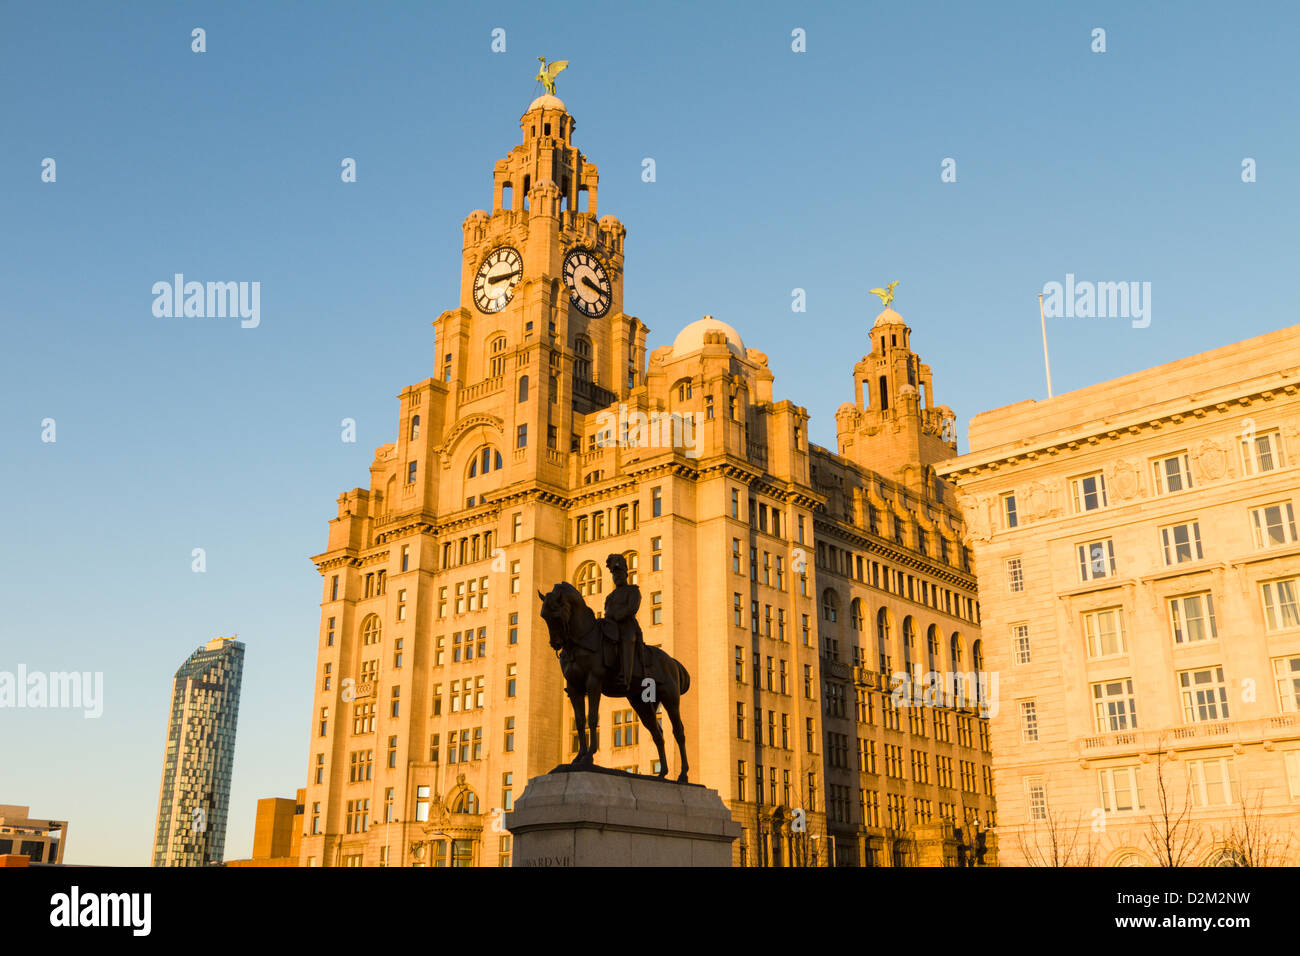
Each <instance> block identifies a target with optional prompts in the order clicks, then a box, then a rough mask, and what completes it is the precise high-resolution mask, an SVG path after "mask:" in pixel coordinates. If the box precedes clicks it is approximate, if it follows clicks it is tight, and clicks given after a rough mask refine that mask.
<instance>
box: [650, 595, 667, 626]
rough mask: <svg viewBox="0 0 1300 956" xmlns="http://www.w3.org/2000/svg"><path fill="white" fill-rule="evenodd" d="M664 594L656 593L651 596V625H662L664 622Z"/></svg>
mask: <svg viewBox="0 0 1300 956" xmlns="http://www.w3.org/2000/svg"><path fill="white" fill-rule="evenodd" d="M663 604H664V592H663V591H654V592H652V593H651V595H650V623H651V624H662V623H663V622H664V608H663Z"/></svg>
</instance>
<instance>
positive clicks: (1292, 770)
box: [1282, 750, 1300, 800]
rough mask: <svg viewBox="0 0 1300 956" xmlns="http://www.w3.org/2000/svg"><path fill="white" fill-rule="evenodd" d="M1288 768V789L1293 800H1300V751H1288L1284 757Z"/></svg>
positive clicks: (1283, 759)
mask: <svg viewBox="0 0 1300 956" xmlns="http://www.w3.org/2000/svg"><path fill="white" fill-rule="evenodd" d="M1282 761H1283V763H1284V764H1285V766H1286V782H1287V787H1288V789H1289V790H1290V791H1291V799H1292V800H1300V750H1288V751H1287V752H1286V753H1284V754H1283V755H1282Z"/></svg>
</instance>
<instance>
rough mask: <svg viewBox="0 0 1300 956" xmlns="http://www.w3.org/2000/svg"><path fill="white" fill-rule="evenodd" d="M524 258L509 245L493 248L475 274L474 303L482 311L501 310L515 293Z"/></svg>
mask: <svg viewBox="0 0 1300 956" xmlns="http://www.w3.org/2000/svg"><path fill="white" fill-rule="evenodd" d="M523 274H524V260H523V259H522V258H520V256H519V253H518V252H516V251H515V250H514V249H511V248H510V247H509V246H502V247H501V248H500V249H493V250H492V251H491V252H489V253H488V255H487V258H486V259H484V260H483V264H482V265H481V266H479V267H478V274H477V275H475V276H474V304H475V305H476V306H478V307H479V310H480V311H482V312H488V313H491V312H500V311H501V310H502V309H504V308H505V307H506V305H507V304H508V303H509V302H510V298H511V297H512V296H513V295H514V294H515V286H517V285H518V284H519V279H520V277H521V276H522V275H523Z"/></svg>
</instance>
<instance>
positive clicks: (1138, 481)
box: [1110, 458, 1147, 501]
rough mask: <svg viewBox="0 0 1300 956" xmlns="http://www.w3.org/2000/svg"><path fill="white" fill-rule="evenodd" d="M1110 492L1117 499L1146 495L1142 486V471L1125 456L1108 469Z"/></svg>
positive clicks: (1124, 499) (1125, 499) (1143, 496)
mask: <svg viewBox="0 0 1300 956" xmlns="http://www.w3.org/2000/svg"><path fill="white" fill-rule="evenodd" d="M1110 493H1111V495H1112V496H1113V497H1114V498H1115V499H1116V500H1117V501H1127V500H1128V499H1130V498H1138V497H1142V498H1145V497H1146V493H1147V492H1146V489H1145V488H1143V487H1142V471H1141V469H1140V468H1139V467H1138V466H1137V465H1135V464H1134V463H1133V462H1131V461H1129V460H1128V459H1127V458H1121V459H1120V460H1119V461H1117V462H1115V464H1114V465H1112V466H1111V469H1110Z"/></svg>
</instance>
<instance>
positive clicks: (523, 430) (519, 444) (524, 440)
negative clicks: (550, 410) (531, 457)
mask: <svg viewBox="0 0 1300 956" xmlns="http://www.w3.org/2000/svg"><path fill="white" fill-rule="evenodd" d="M515 447H516V448H527V447H528V425H527V423H525V424H523V425H520V426H519V427H517V428H516V429H515Z"/></svg>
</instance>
